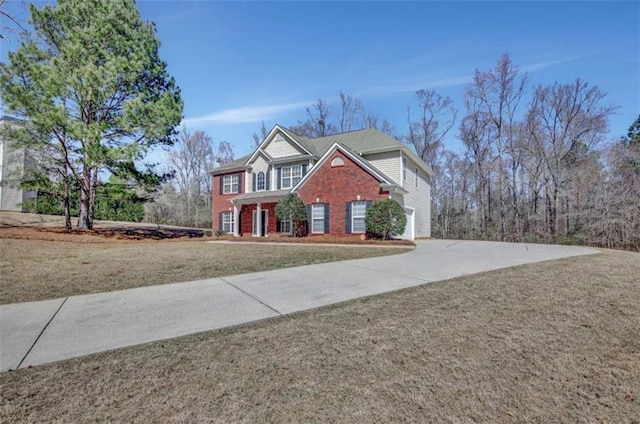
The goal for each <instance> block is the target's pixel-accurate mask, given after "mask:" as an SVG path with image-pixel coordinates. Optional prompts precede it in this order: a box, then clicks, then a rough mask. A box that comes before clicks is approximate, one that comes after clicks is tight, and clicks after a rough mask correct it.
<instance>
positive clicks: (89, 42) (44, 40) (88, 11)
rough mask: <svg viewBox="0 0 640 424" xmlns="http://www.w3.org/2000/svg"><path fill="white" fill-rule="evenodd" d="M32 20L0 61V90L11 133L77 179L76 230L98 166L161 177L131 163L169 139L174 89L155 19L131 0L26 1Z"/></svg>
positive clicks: (153, 179)
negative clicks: (14, 122)
mask: <svg viewBox="0 0 640 424" xmlns="http://www.w3.org/2000/svg"><path fill="white" fill-rule="evenodd" d="M31 23H32V25H33V28H34V32H33V35H32V36H31V38H30V39H29V40H28V41H25V42H24V43H22V44H21V46H20V47H19V48H18V49H17V50H16V51H15V52H11V53H9V55H8V61H7V62H6V63H2V64H0V95H1V96H2V100H3V102H4V104H5V107H6V109H7V112H9V113H11V114H13V115H14V116H16V117H19V118H22V119H23V120H24V123H25V125H24V126H22V127H21V128H20V129H18V130H16V134H14V136H15V137H16V138H18V139H21V140H23V142H25V143H27V144H29V147H32V148H37V149H45V148H46V149H47V150H49V151H52V152H53V153H54V154H53V155H52V157H53V163H55V164H56V166H57V168H58V169H57V174H59V175H61V177H60V178H61V179H62V182H63V184H64V185H65V186H68V185H70V184H71V182H72V181H77V182H79V184H80V188H81V199H80V211H79V216H78V228H80V229H90V228H92V225H93V213H94V206H95V199H96V197H95V195H96V188H97V186H98V178H99V175H100V172H101V171H102V170H105V169H106V170H109V171H111V172H112V173H114V174H115V175H118V176H119V177H121V178H126V179H130V178H133V179H134V180H137V181H138V182H143V183H148V184H155V183H157V182H158V181H159V176H158V175H156V174H155V173H154V172H153V170H152V169H151V168H149V167H147V168H145V169H139V168H138V167H137V166H136V165H138V164H139V163H140V162H141V161H142V159H144V157H145V155H146V153H147V152H148V151H149V149H150V148H152V147H153V146H155V145H170V144H172V143H173V139H174V136H175V133H176V132H175V127H176V126H177V125H178V124H179V123H180V120H181V119H182V108H183V103H182V99H181V97H180V90H179V89H178V87H177V86H176V84H175V81H174V79H173V78H172V77H171V76H170V75H169V74H168V73H167V70H166V67H167V65H166V63H165V62H163V61H162V60H161V58H160V56H159V54H158V48H159V45H160V43H159V40H158V38H157V37H156V33H155V27H154V24H153V23H151V22H145V21H143V20H142V19H141V17H140V14H139V12H138V10H137V8H136V5H135V3H134V1H133V0H58V2H57V5H55V6H53V5H45V6H44V7H43V8H42V9H38V8H36V7H35V6H33V5H32V6H31ZM34 136H35V137H34ZM66 203H68V202H66ZM67 225H68V226H69V225H70V223H67Z"/></svg>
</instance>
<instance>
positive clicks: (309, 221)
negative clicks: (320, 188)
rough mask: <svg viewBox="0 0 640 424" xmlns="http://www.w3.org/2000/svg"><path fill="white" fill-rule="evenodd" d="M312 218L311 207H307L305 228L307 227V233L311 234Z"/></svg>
mask: <svg viewBox="0 0 640 424" xmlns="http://www.w3.org/2000/svg"><path fill="white" fill-rule="evenodd" d="M312 220H313V218H312V216H311V205H307V226H308V227H309V233H311V232H313V225H311V224H312V222H313V221H312Z"/></svg>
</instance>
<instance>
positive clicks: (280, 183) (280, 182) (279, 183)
mask: <svg viewBox="0 0 640 424" xmlns="http://www.w3.org/2000/svg"><path fill="white" fill-rule="evenodd" d="M276 187H278V190H280V189H281V188H282V168H278V182H277V183H276Z"/></svg>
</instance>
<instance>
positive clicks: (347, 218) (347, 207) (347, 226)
mask: <svg viewBox="0 0 640 424" xmlns="http://www.w3.org/2000/svg"><path fill="white" fill-rule="evenodd" d="M344 232H345V233H346V234H351V202H347V203H345V204H344Z"/></svg>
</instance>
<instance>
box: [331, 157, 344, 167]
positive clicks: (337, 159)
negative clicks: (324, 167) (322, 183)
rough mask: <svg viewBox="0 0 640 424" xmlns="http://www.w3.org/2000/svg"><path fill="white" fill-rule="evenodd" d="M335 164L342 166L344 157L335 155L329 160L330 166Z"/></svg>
mask: <svg viewBox="0 0 640 424" xmlns="http://www.w3.org/2000/svg"><path fill="white" fill-rule="evenodd" d="M336 166H344V159H343V158H342V157H340V156H336V157H335V158H333V160H332V161H331V167H332V168H335V167H336Z"/></svg>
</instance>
